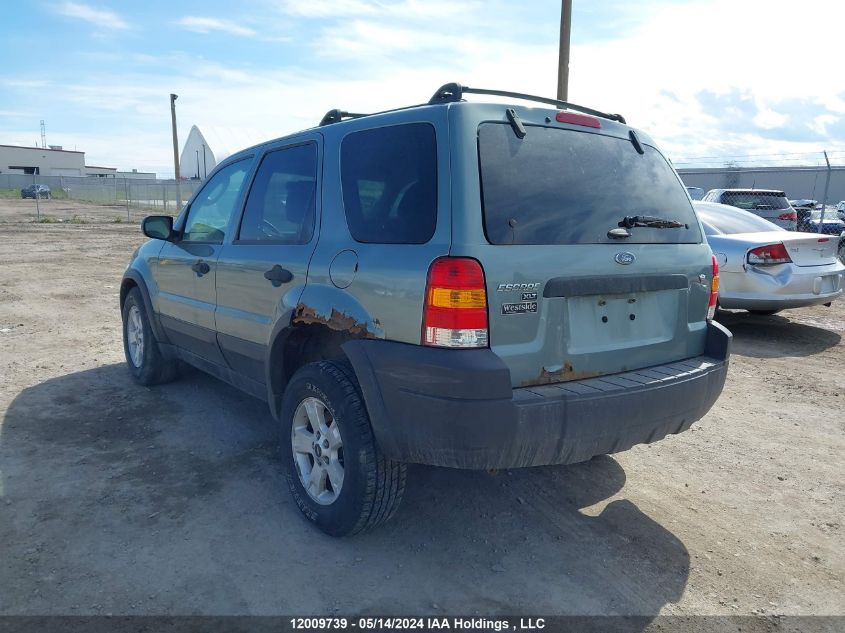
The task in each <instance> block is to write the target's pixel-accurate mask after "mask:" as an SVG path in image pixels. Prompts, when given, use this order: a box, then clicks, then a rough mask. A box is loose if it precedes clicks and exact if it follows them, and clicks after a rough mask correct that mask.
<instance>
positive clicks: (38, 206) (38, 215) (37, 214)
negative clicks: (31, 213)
mask: <svg viewBox="0 0 845 633" xmlns="http://www.w3.org/2000/svg"><path fill="white" fill-rule="evenodd" d="M32 184H33V185H36V186H35V218H36V219H37V220H38V221H39V222H41V204H40V203H39V200H41V196H40V195H38V183H37V181H36V180H35V174H34V173H33V174H32Z"/></svg>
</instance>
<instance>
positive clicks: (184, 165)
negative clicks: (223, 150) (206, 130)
mask: <svg viewBox="0 0 845 633" xmlns="http://www.w3.org/2000/svg"><path fill="white" fill-rule="evenodd" d="M216 165H217V159H216V158H214V152H212V151H211V148H210V147H209V146H208V141H206V140H205V137H204V136H203V135H202V132H200V130H199V128H198V127H197V126H196V125H194V126H191V132H190V133H189V134H188V140H187V141H185V147H184V148H183V149H182V156H181V157H180V158H179V174H180V175H181V176H182V178H188V179H199V180H203V179H204V178H205V177H206V176H207V175H208V174H209V173H211V170H212V169H214V167H215V166H216Z"/></svg>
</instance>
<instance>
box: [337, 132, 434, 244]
mask: <svg viewBox="0 0 845 633" xmlns="http://www.w3.org/2000/svg"><path fill="white" fill-rule="evenodd" d="M340 171H341V186H342V188H343V207H344V209H345V211H346V221H347V224H348V225H349V231H350V233H351V234H352V237H353V238H354V239H355V240H356V241H358V242H368V243H377V244H424V243H425V242H428V241H429V240H430V239H431V236H432V235H434V228H435V224H436V222H437V145H436V141H435V135H434V127H432V126H431V125H430V124H428V123H408V124H405V125H393V126H388V127H381V128H375V129H372V130H363V131H361V132H353V133H352V134H349V135H348V136H347V137H346V138H344V139H343V142H342V143H341V148H340Z"/></svg>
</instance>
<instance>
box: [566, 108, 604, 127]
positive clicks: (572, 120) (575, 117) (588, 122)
mask: <svg viewBox="0 0 845 633" xmlns="http://www.w3.org/2000/svg"><path fill="white" fill-rule="evenodd" d="M555 121H557V122H558V123H569V124H570V125H583V126H584V127H594V128H597V129H599V128H601V121H600V120H599V119H598V117H594V116H590V115H589V114H578V113H577V112H558V113H557V114H556V115H555Z"/></svg>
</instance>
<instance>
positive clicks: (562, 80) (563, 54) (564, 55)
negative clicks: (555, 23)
mask: <svg viewBox="0 0 845 633" xmlns="http://www.w3.org/2000/svg"><path fill="white" fill-rule="evenodd" d="M571 30H572V0H562V1H561V5H560V51H559V53H558V60H557V98H558V99H559V100H560V101H567V100H568V99H569V34H570V32H571Z"/></svg>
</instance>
